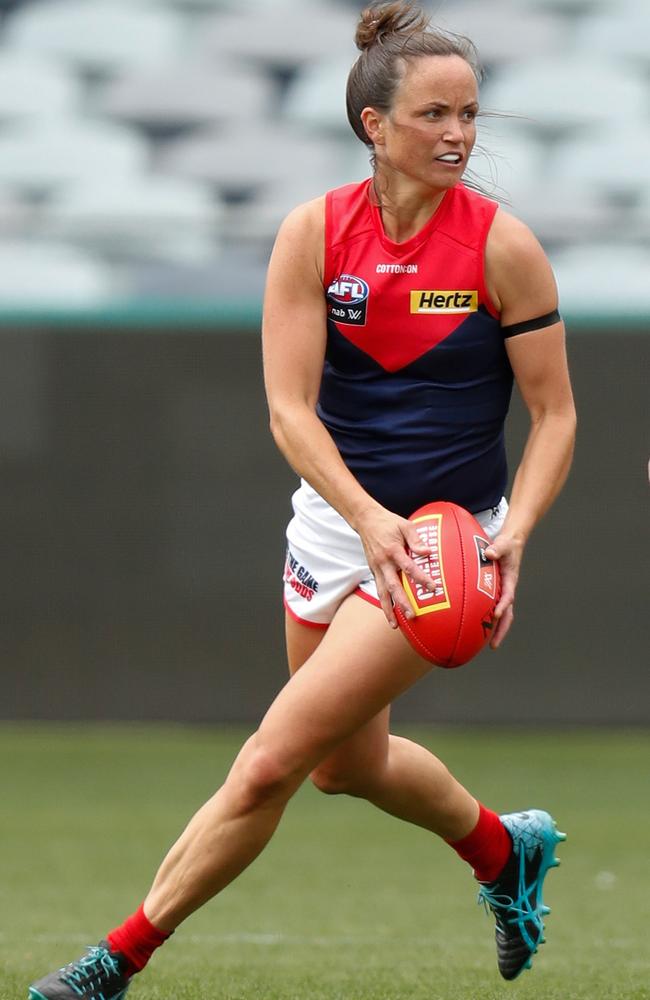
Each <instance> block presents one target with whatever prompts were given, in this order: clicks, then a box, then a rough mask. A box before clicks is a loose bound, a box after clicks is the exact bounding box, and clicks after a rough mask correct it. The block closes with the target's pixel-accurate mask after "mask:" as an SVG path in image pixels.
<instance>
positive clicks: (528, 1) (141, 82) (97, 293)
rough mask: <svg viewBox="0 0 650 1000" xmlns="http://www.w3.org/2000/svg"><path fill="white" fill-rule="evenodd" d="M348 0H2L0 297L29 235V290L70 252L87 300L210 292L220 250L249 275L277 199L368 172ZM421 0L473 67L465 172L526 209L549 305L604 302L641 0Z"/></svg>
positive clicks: (629, 236)
mask: <svg viewBox="0 0 650 1000" xmlns="http://www.w3.org/2000/svg"><path fill="white" fill-rule="evenodd" d="M359 7H360V4H358V3H356V2H350V0H332V2H328V3H326V2H325V0H248V2H247V3H245V4H242V3H239V2H237V0H94V2H93V3H88V2H87V0H22V2H21V0H2V2H1V3H0V45H1V46H2V59H1V60H0V220H1V221H2V230H1V231H0V253H1V254H2V258H3V261H5V262H6V261H9V260H10V258H12V256H13V258H14V266H13V268H12V273H14V275H15V282H14V284H13V285H12V284H11V282H10V281H9V279H8V277H7V275H6V274H5V275H4V276H3V280H2V282H1V283H0V310H1V309H2V308H5V309H11V310H12V311H13V310H15V309H16V307H17V306H18V305H20V302H21V295H20V293H19V289H21V288H24V287H26V286H24V283H23V279H22V278H21V277H20V275H21V274H22V273H23V271H22V269H23V268H24V267H26V266H27V264H26V262H25V261H26V257H28V256H29V248H30V246H31V247H32V248H33V259H34V267H33V268H32V282H36V283H38V284H39V285H40V287H39V289H38V290H37V292H36V294H34V295H30V294H27V293H26V294H25V296H24V303H25V305H26V306H29V307H33V305H34V303H35V302H36V303H39V304H47V303H48V301H50V299H51V304H52V307H53V308H59V307H60V306H61V303H62V302H63V298H62V295H61V294H60V288H61V287H63V286H64V285H65V286H66V287H67V284H68V283H70V284H71V285H72V286H73V285H74V280H73V272H74V268H75V267H78V269H79V271H78V274H79V294H78V295H77V296H74V295H73V296H72V297H71V299H70V304H73V303H74V302H77V303H78V302H83V304H84V307H88V306H92V305H93V304H94V305H96V307H97V309H98V310H104V309H105V308H106V305H107V303H109V304H110V303H111V302H116V301H118V299H119V301H127V302H131V303H133V302H136V303H137V302H138V301H140V300H141V299H142V298H143V296H144V297H146V296H155V295H157V294H159V290H162V292H166V293H167V294H171V293H170V291H169V290H170V289H173V296H174V297H175V299H177V300H178V301H179V302H180V303H182V302H183V301H187V302H190V301H191V300H195V299H196V296H197V295H199V296H202V297H204V298H206V299H214V300H219V299H222V300H228V299H229V298H232V296H233V294H235V293H234V287H235V285H236V284H237V283H236V282H235V283H234V284H233V280H232V277H233V261H237V262H238V266H240V267H242V268H245V269H247V271H248V274H249V277H250V287H253V288H256V289H259V288H260V287H261V282H262V279H263V272H264V268H265V261H266V258H267V256H268V252H269V249H270V245H271V242H272V239H273V235H274V233H275V231H276V229H277V226H278V224H279V221H280V220H281V218H282V217H283V215H284V214H286V212H287V211H288V210H289V209H290V208H291V207H292V206H293V205H294V204H296V203H298V202H300V201H301V200H305V199H307V198H310V197H312V196H314V195H316V194H317V193H319V192H321V191H323V190H325V189H326V188H328V187H332V186H335V185H337V184H340V183H344V182H345V181H347V180H356V179H360V178H361V177H363V176H365V175H367V173H368V157H367V151H366V150H365V149H364V148H363V147H362V146H361V144H360V143H359V142H358V140H356V139H355V138H354V136H353V135H352V132H351V130H350V129H349V127H348V124H347V120H346V116H345V106H344V88H345V79H346V75H347V71H348V68H349V66H350V65H351V63H352V61H353V59H354V57H355V50H354V47H353V43H352V35H353V32H354V25H355V16H356V12H357V11H358V9H359ZM431 9H432V13H434V14H435V17H436V20H437V21H438V23H439V24H440V25H441V26H442V27H443V28H446V29H449V30H454V31H460V32H464V33H467V34H469V35H470V36H471V37H472V38H473V39H474V40H475V42H476V43H477V45H478V47H479V51H480V53H481V57H482V59H483V61H484V64H485V68H486V80H485V84H484V89H483V98H482V100H483V106H484V109H485V110H486V112H488V113H487V114H486V115H485V116H484V117H483V118H482V120H481V123H480V132H479V144H478V147H479V148H478V149H477V151H476V154H475V156H474V157H473V160H472V176H473V177H474V178H475V179H476V180H477V182H478V183H479V184H480V185H481V186H482V188H483V189H484V190H485V191H486V193H488V194H492V195H493V196H494V197H497V198H498V199H499V200H501V201H502V202H503V203H504V204H505V205H506V207H512V210H513V211H515V212H516V213H517V214H519V215H520V216H521V217H522V218H523V219H524V220H526V221H528V222H529V223H530V224H531V225H532V226H533V227H534V229H535V230H536V232H537V233H538V235H539V236H540V238H541V239H542V241H543V243H544V244H545V246H546V247H547V249H548V251H549V253H550V255H551V257H552V258H553V259H554V261H555V263H556V266H557V271H558V278H559V281H560V286H561V290H562V296H563V302H564V308H565V310H569V311H571V310H572V309H575V310H578V311H582V310H583V309H585V307H586V305H587V306H588V305H589V302H593V303H596V302H597V303H598V304H599V305H598V308H605V307H606V301H604V298H603V296H602V294H601V292H602V288H603V285H602V284H599V283H598V282H597V280H596V275H597V274H599V273H600V269H601V267H603V266H604V264H605V262H606V260H607V259H610V258H611V259H612V260H616V262H617V264H616V271H617V274H618V273H619V271H621V269H622V267H623V265H624V266H625V267H626V268H629V269H630V270H631V272H632V273H634V274H635V275H637V274H640V273H641V272H642V271H643V270H644V269H645V274H646V283H647V273H648V271H647V267H648V254H649V253H650V176H649V175H648V171H647V167H646V164H647V162H648V159H649V158H650V48H649V47H648V44H647V38H648V31H649V30H650V4H648V3H647V0H621V2H616V0H493V2H491V3H490V4H486V3H485V2H483V0H440V2H436V3H435V4H432V5H431ZM590 247H591V249H590ZM57 255H58V257H59V260H60V268H61V271H62V272H65V275H66V278H65V281H63V282H62V284H61V285H59V287H58V288H56V287H55V286H56V284H57V281H56V279H53V275H54V274H55V272H56V267H55V266H54V264H55V262H56V260H57ZM37 265H38V266H37ZM143 276H146V279H145V280H143ZM598 280H599V279H598ZM48 289H49V291H48ZM592 293H593V298H591V297H590V296H591V295H592ZM48 296H49V298H48ZM252 304H253V306H254V307H255V308H257V305H258V302H257V299H256V300H255V302H253V303H252ZM647 305H648V304H647V303H645V304H644V308H646V307H647ZM587 312H590V313H591V312H593V310H591V309H587Z"/></svg>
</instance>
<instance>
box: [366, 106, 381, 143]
mask: <svg viewBox="0 0 650 1000" xmlns="http://www.w3.org/2000/svg"><path fill="white" fill-rule="evenodd" d="M361 121H362V123H363V127H364V128H365V130H366V135H367V136H368V138H369V140H370V142H371V143H372V144H373V146H381V145H383V142H384V116H383V115H382V113H381V112H380V111H376V110H375V108H364V109H363V111H362V112H361Z"/></svg>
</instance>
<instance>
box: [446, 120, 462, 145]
mask: <svg viewBox="0 0 650 1000" xmlns="http://www.w3.org/2000/svg"><path fill="white" fill-rule="evenodd" d="M442 138H443V139H444V140H445V141H446V142H462V141H463V139H464V138H465V133H464V131H463V128H462V123H461V120H460V118H449V119H448V120H447V128H446V129H445V132H444V134H443V137H442Z"/></svg>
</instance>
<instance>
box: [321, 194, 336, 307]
mask: <svg viewBox="0 0 650 1000" xmlns="http://www.w3.org/2000/svg"><path fill="white" fill-rule="evenodd" d="M333 201H334V192H333V191H328V192H327V193H326V195H325V248H324V253H323V288H324V289H328V288H329V286H330V285H331V283H332V281H333V280H334V275H333V274H332V230H333V228H334V204H333Z"/></svg>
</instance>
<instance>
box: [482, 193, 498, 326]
mask: <svg viewBox="0 0 650 1000" xmlns="http://www.w3.org/2000/svg"><path fill="white" fill-rule="evenodd" d="M498 211H499V205H498V203H497V202H496V201H493V202H490V209H489V210H488V212H487V213H486V223H485V231H484V233H483V239H482V240H481V258H480V262H479V292H480V298H481V300H482V301H483V303H484V305H485V308H486V309H487V311H488V312H489V314H490V316H493V317H494V319H499V318H500V316H501V313H500V312H499V310H498V309H497V307H496V306H495V304H494V302H493V301H492V298H491V296H490V293H489V292H488V289H487V283H486V281H485V248H486V247H487V241H488V236H489V235H490V229H491V228H492V223H493V222H494V217H495V215H496V214H497V212H498Z"/></svg>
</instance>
